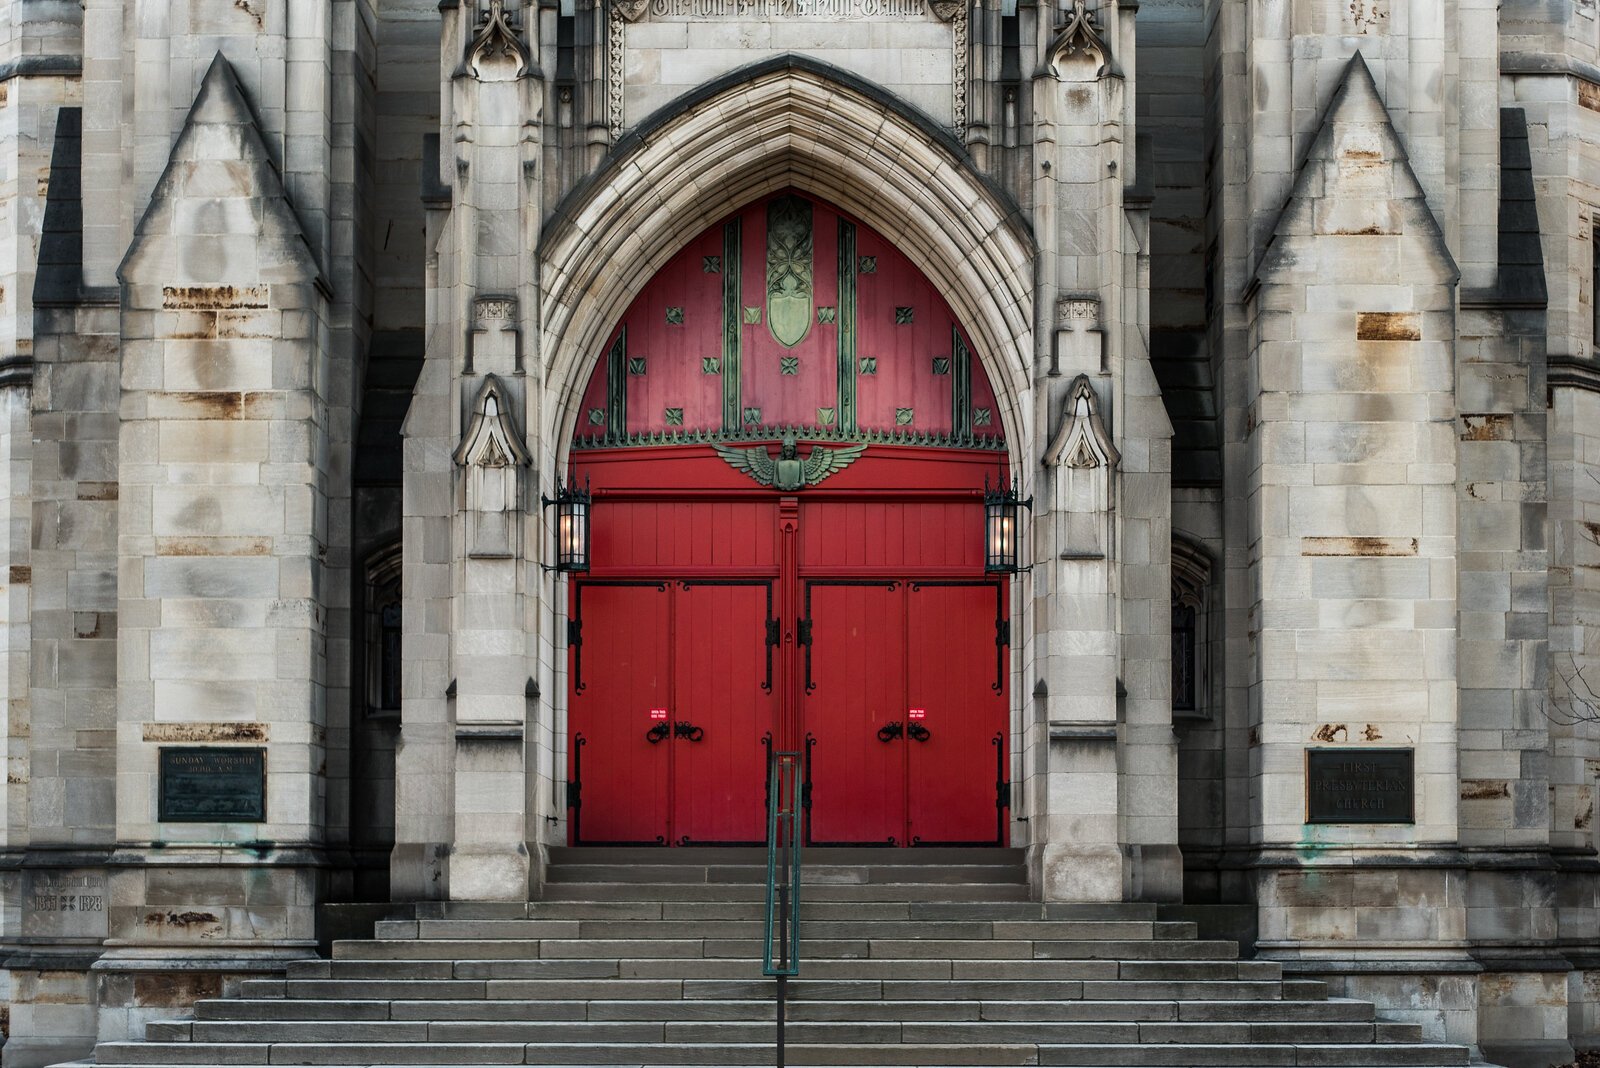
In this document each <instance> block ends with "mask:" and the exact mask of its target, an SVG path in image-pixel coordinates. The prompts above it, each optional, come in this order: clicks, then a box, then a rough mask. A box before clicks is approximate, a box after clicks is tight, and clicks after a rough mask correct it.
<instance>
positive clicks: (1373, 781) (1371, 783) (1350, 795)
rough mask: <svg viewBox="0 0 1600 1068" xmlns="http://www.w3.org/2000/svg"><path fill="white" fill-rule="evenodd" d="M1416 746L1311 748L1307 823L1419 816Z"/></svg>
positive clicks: (1382, 820)
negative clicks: (1416, 797) (1395, 747)
mask: <svg viewBox="0 0 1600 1068" xmlns="http://www.w3.org/2000/svg"><path fill="white" fill-rule="evenodd" d="M1413 765H1414V756H1413V751H1412V750H1410V749H1307V750H1306V822H1307V823H1413V822H1415V786H1414V784H1415V782H1416V775H1415V772H1414V767H1413Z"/></svg>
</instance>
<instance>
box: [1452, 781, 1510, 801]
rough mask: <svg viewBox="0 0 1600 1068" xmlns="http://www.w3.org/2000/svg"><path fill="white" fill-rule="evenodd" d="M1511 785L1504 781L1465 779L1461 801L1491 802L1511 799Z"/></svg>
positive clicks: (1462, 784)
mask: <svg viewBox="0 0 1600 1068" xmlns="http://www.w3.org/2000/svg"><path fill="white" fill-rule="evenodd" d="M1510 796H1511V784H1510V783H1508V782H1506V781H1505V780H1504V779H1463V780H1462V781H1461V800H1463V801H1489V800H1493V799H1494V798H1498V797H1510Z"/></svg>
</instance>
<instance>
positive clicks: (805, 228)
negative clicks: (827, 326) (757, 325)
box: [767, 197, 812, 348]
mask: <svg viewBox="0 0 1600 1068" xmlns="http://www.w3.org/2000/svg"><path fill="white" fill-rule="evenodd" d="M811 244H812V241H811V204H810V203H809V202H808V201H805V200H802V199H800V198H799V197H779V198H778V199H777V200H774V201H773V202H772V203H770V204H768V205H767V328H768V329H769V330H771V331H772V336H773V337H775V338H777V339H778V342H779V344H781V345H783V346H784V347H786V348H793V347H794V346H796V345H798V344H800V342H801V341H803V340H804V339H805V336H806V332H807V331H808V330H810V329H811V296H812V267H811Z"/></svg>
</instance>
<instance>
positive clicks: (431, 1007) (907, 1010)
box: [147, 984, 1410, 1041]
mask: <svg viewBox="0 0 1600 1068" xmlns="http://www.w3.org/2000/svg"><path fill="white" fill-rule="evenodd" d="M672 985H674V986H676V984H672ZM546 993H550V994H552V995H553V994H555V991H546ZM599 993H600V994H601V996H598V997H581V998H571V994H570V993H569V994H568V998H570V999H568V1000H563V999H559V998H556V997H553V996H552V997H548V998H532V999H511V998H494V997H486V998H479V999H471V1000H445V999H434V1000H421V999H413V1000H395V1001H382V1000H351V999H345V1000H325V1001H324V1000H315V999H311V1000H308V999H277V1000H255V1001H245V1000H228V999H218V1000H212V1001H204V1002H201V1003H200V1004H198V1005H196V1006H195V1022H196V1023H197V1024H199V1023H208V1022H219V1021H233V1022H263V1023H265V1022H273V1021H277V1022H280V1023H284V1022H295V1023H301V1022H304V1023H316V1022H324V1021H328V1022H343V1023H363V1022H371V1021H385V1020H407V1021H416V1020H422V1021H427V1020H435V1019H439V1020H455V1021H461V1020H489V1021H521V1020H668V1019H679V1020H767V1019H771V1018H773V1015H774V1005H773V1001H772V999H771V997H770V996H768V997H767V998H765V999H751V998H741V999H712V998H679V997H676V996H672V997H667V996H659V995H660V994H664V993H666V992H658V996H656V997H650V998H643V997H638V998H623V999H613V998H607V997H605V996H604V993H605V992H604V991H601V992H599ZM674 993H675V992H674ZM945 993H946V994H947V995H950V996H948V997H946V998H943V999H938V1000H933V999H927V998H919V999H916V1000H892V999H886V998H881V997H877V998H872V999H860V998H857V999H843V998H834V999H819V998H806V997H804V996H799V997H793V998H791V999H790V1004H789V1009H788V1013H789V1017H790V1019H794V1020H831V1019H837V1020H880V1021H882V1020H896V1021H905V1020H931V1021H958V1020H967V1021H991V1022H1012V1023H1016V1022H1026V1021H1048V1022H1093V1021H1108V1022H1126V1021H1134V1022H1138V1021H1149V1022H1180V1021H1183V1022H1195V1023H1252V1022H1254V1023H1279V1022H1282V1023H1286V1024H1293V1023H1296V1022H1310V1023H1364V1024H1367V1025H1368V1026H1370V1025H1371V1024H1372V1022H1373V1019H1372V1017H1373V1012H1372V1006H1371V1005H1369V1004H1367V1003H1365V1002H1359V1001H1305V1002H1285V1001H1222V1002H1181V1001H1154V1000H1148V1001H1084V1000H1081V999H1061V1000H1054V999H1044V998H1042V997H1040V998H1036V999H1033V1000H1015V1001H1006V1000H985V999H981V998H977V997H970V996H969V997H960V996H959V994H960V993H961V992H960V991H959V990H957V989H951V990H948V991H945ZM151 1026H152V1027H155V1026H165V1025H155V1024H152V1025H151ZM184 1026H187V1024H185V1025H184ZM1397 1026H1400V1025H1397ZM1405 1026H1410V1025H1405ZM185 1033H186V1034H187V1032H185ZM196 1033H198V1032H196ZM147 1037H149V1038H155V1037H157V1035H156V1034H155V1033H154V1032H152V1033H150V1034H148V1035H147ZM241 1041H243V1040H241Z"/></svg>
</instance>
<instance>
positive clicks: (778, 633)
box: [767, 619, 783, 646]
mask: <svg viewBox="0 0 1600 1068" xmlns="http://www.w3.org/2000/svg"><path fill="white" fill-rule="evenodd" d="M782 630H783V628H782V627H781V626H780V625H779V624H778V621H777V620H776V619H769V620H767V644H768V645H769V646H771V645H777V644H778V643H779V642H780V641H782V640H783V636H782Z"/></svg>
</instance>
